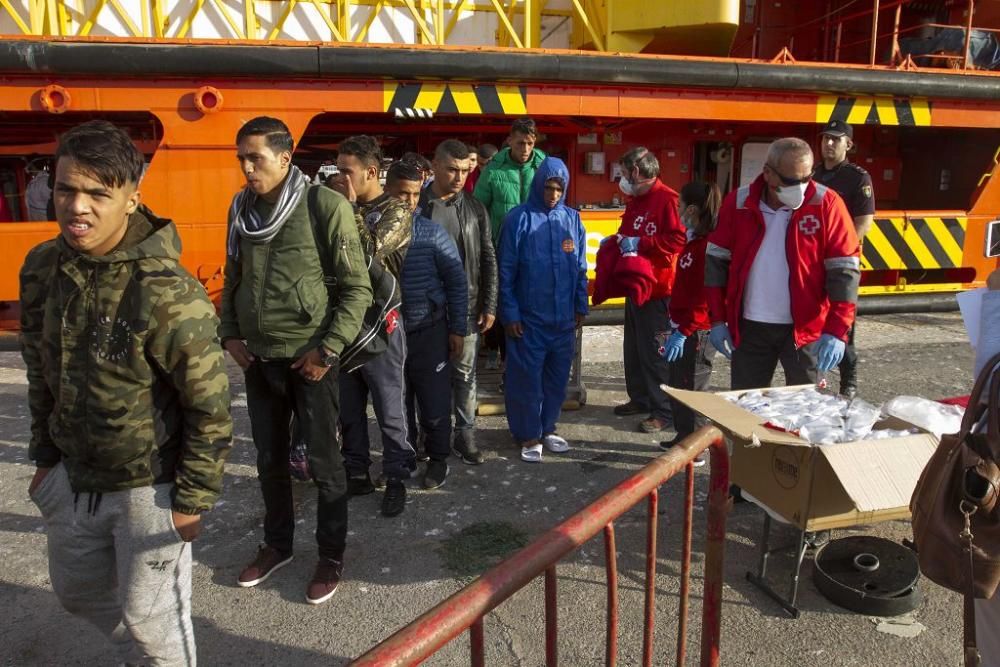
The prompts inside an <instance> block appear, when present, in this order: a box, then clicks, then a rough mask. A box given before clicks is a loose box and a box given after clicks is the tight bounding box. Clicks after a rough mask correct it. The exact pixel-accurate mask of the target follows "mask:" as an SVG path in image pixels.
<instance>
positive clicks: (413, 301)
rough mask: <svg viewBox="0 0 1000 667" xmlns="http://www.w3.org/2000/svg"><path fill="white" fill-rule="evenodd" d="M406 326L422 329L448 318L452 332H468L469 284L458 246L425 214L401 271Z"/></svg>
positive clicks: (418, 220)
mask: <svg viewBox="0 0 1000 667" xmlns="http://www.w3.org/2000/svg"><path fill="white" fill-rule="evenodd" d="M399 282H400V287H401V289H402V291H403V325H404V326H405V328H406V330H407V331H419V330H420V329H424V328H426V327H429V326H431V325H432V324H434V323H436V322H438V321H439V320H441V319H442V318H444V317H447V318H448V331H449V332H450V333H453V334H457V335H459V336H465V335H466V334H467V333H468V319H469V318H468V309H469V287H468V283H467V282H466V278H465V268H464V267H463V265H462V258H461V257H460V256H459V254H458V247H457V246H456V245H455V241H453V240H452V238H451V236H449V235H448V232H446V231H445V230H444V227H442V226H441V225H439V224H437V223H436V222H433V221H432V220H429V219H427V218H425V217H423V216H421V215H417V216H414V218H413V237H412V239H411V240H410V248H409V250H407V252H406V259H405V260H404V261H403V269H402V271H401V273H400V280H399Z"/></svg>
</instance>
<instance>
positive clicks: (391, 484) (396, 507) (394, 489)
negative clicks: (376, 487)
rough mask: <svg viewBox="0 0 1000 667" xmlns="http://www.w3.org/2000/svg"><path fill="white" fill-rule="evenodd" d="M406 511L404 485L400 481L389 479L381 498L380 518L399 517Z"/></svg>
mask: <svg viewBox="0 0 1000 667" xmlns="http://www.w3.org/2000/svg"><path fill="white" fill-rule="evenodd" d="M404 509H406V485H404V484H403V480H401V479H392V478H389V479H388V480H386V484H385V495H384V496H382V516H388V517H393V516H399V515H400V514H402V513H403V510H404Z"/></svg>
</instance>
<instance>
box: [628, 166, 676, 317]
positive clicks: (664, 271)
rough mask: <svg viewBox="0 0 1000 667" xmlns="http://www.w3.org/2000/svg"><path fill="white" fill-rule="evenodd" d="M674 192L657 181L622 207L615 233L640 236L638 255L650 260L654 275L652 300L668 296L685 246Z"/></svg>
mask: <svg viewBox="0 0 1000 667" xmlns="http://www.w3.org/2000/svg"><path fill="white" fill-rule="evenodd" d="M678 200H679V198H678V195H677V192H675V191H674V190H672V189H670V188H669V187H667V186H666V185H664V184H663V182H662V181H660V179H656V181H654V183H653V187H651V188H650V189H649V192H647V193H646V194H644V195H642V196H641V197H633V198H632V199H631V200H629V203H628V205H627V206H625V213H624V214H622V224H621V226H620V227H619V228H618V233H619V234H621V235H622V236H638V237H639V251H638V252H639V255H641V256H642V257H645V258H646V259H648V260H649V262H650V264H652V265H653V273H654V274H655V276H656V288H655V289H654V290H653V294H652V297H651V298H653V299H663V298H665V297H668V296H670V293H671V290H672V288H673V285H674V267H675V265H676V264H677V253H679V252H680V251H681V249H682V248H683V247H684V240H685V236H684V225H682V224H681V219H680V216H679V215H678V212H677V204H678Z"/></svg>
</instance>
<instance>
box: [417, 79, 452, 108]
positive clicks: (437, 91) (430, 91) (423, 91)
mask: <svg viewBox="0 0 1000 667" xmlns="http://www.w3.org/2000/svg"><path fill="white" fill-rule="evenodd" d="M446 88H447V86H446V85H445V84H443V83H424V84H421V85H420V92H419V93H418V94H417V101H416V102H415V103H414V104H413V108H415V109H430V110H431V111H437V108H438V106H439V105H440V104H441V98H442V97H444V91H445V89H446Z"/></svg>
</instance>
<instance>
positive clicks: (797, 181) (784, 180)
mask: <svg viewBox="0 0 1000 667" xmlns="http://www.w3.org/2000/svg"><path fill="white" fill-rule="evenodd" d="M767 168H768V169H770V170H771V171H773V172H774V175H775V176H777V177H778V178H779V179H780V180H781V184H782V185H802V184H803V183H808V182H809V179H811V178H812V177H813V173H814V171H815V170H814V171H810V172H809V175H808V176H805V177H803V178H789V177H787V176H783V175H782V174H781V172H780V171H778V170H777V169H776V168H775V167H774V166H773V165H770V164H769V165H767Z"/></svg>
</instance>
